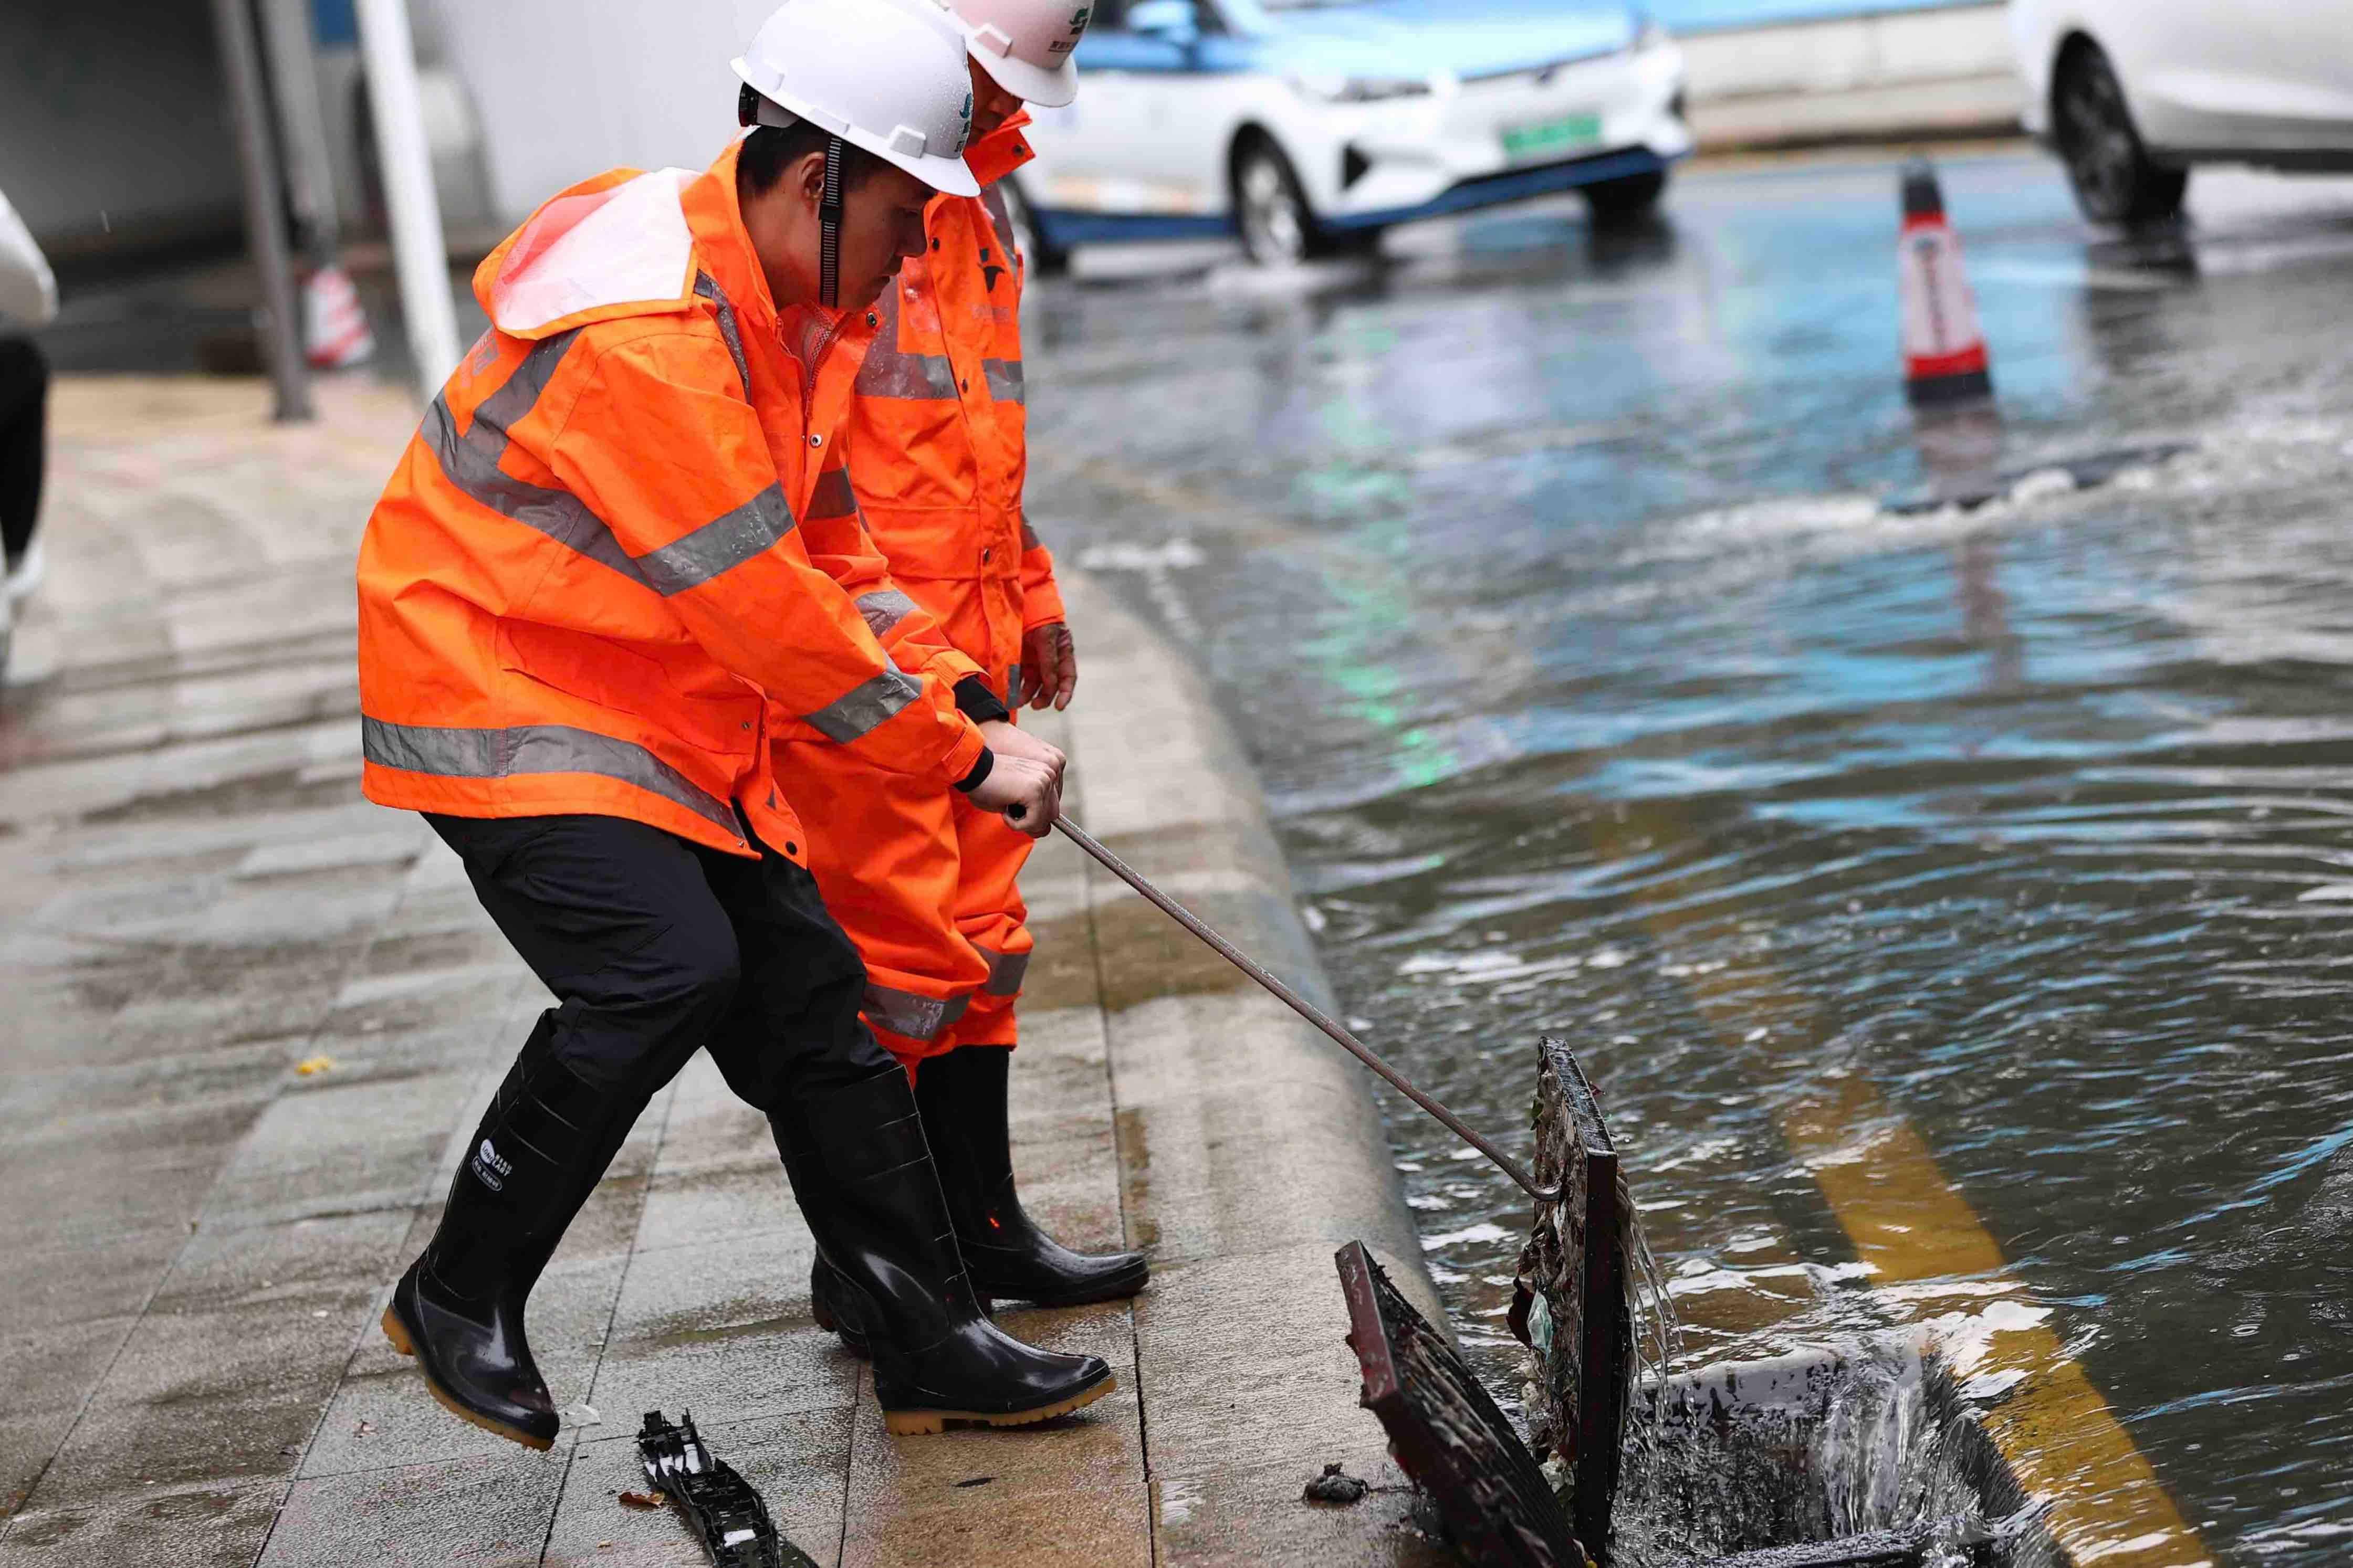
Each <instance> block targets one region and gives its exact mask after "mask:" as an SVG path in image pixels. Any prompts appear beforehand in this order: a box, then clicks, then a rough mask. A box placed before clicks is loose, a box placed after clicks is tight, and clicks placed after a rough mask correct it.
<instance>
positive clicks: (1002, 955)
mask: <svg viewBox="0 0 2353 1568" xmlns="http://www.w3.org/2000/svg"><path fill="white" fill-rule="evenodd" d="M980 951H981V952H983V953H986V954H987V957H988V984H987V986H985V987H984V988H983V989H985V990H986V991H987V993H988V994H990V995H991V996H1018V995H1019V994H1021V981H1022V977H1023V976H1025V975H1027V974H1028V973H1029V954H1028V953H1026V952H994V951H992V950H990V949H988V948H986V947H984V948H981V949H980Z"/></svg>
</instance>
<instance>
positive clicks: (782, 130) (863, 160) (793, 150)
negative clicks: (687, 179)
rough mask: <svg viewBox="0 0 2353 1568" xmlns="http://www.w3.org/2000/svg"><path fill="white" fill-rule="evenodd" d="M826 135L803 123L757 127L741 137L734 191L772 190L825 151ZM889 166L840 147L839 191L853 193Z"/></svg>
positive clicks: (851, 146) (860, 150)
mask: <svg viewBox="0 0 2353 1568" xmlns="http://www.w3.org/2000/svg"><path fill="white" fill-rule="evenodd" d="M825 143H826V132H824V131H823V130H821V129H820V128H818V126H815V125H812V124H810V123H809V122H808V121H806V120H804V121H799V122H798V123H797V124H794V125H789V126H784V127H778V126H774V125H757V126H754V127H753V129H752V133H751V134H750V135H749V136H746V137H745V138H744V151H743V153H741V154H740V155H739V156H738V157H737V159H736V163H735V184H736V187H737V189H739V190H741V191H743V192H744V193H745V194H747V195H755V196H764V195H767V194H768V193H769V192H770V191H772V190H774V189H775V188H776V182H777V181H778V180H781V179H783V178H784V177H785V171H786V169H789V168H791V167H792V166H793V165H794V164H795V163H799V162H800V161H801V160H802V159H803V158H806V157H807V156H808V155H809V154H810V153H822V152H824V151H825ZM890 166H891V165H890V164H889V163H885V162H883V161H882V160H881V158H878V157H876V156H875V155H874V154H873V153H869V152H868V151H867V150H866V149H865V148H863V147H860V146H859V145H857V144H856V143H855V142H843V143H842V144H841V188H842V189H843V190H844V191H845V192H848V191H854V190H856V189H857V188H858V187H859V186H860V185H862V184H865V183H866V182H867V181H869V180H871V179H872V178H873V177H874V176H875V175H876V174H881V172H882V171H883V170H885V169H887V168H889V167H890Z"/></svg>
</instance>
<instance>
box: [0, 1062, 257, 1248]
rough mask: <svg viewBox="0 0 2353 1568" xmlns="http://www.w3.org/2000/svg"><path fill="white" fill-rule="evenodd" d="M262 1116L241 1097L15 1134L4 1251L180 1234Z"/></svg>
mask: <svg viewBox="0 0 2353 1568" xmlns="http://www.w3.org/2000/svg"><path fill="white" fill-rule="evenodd" d="M266 1114H267V1110H266V1108H265V1105H264V1103H263V1102H262V1101H261V1100H259V1099H245V1100H228V1101H221V1102H207V1103H201V1104H198V1105H195V1106H191V1107H187V1108H185V1109H174V1108H164V1109H159V1110H153V1111H152V1112H149V1113H146V1114H143V1115H136V1116H132V1115H106V1116H97V1117H71V1118H57V1119H54V1120H52V1121H48V1122H47V1123H45V1124H44V1125H42V1126H40V1127H38V1128H37V1129H29V1130H28V1129H23V1128H19V1129H16V1131H14V1132H13V1134H12V1135H11V1137H10V1138H9V1139H8V1141H7V1142H5V1144H0V1192H5V1193H6V1194H8V1198H9V1203H8V1208H7V1211H6V1213H5V1215H0V1249H13V1248H14V1247H22V1246H30V1247H50V1246H56V1245H58V1244H60V1243H63V1242H68V1241H101V1240H104V1239H106V1238H108V1237H121V1236H129V1235H133V1234H141V1233H146V1232H153V1231H159V1230H168V1229H171V1228H173V1227H174V1226H182V1227H185V1226H186V1225H187V1224H188V1223H189V1222H190V1221H191V1220H193V1219H194V1218H195V1215H196V1213H197V1211H198V1209H199V1208H200V1207H201V1205H203V1203H204V1201H205V1194H206V1193H207V1192H208V1191H209V1190H210V1189H211V1188H212V1185H213V1183H214V1181H215V1179H216V1177H217V1176H218V1175H219V1173H220V1172H221V1171H222V1170H223V1169H224V1168H225V1167H226V1166H227V1163H228V1162H229V1160H230V1158H231V1155H232V1152H233V1151H234V1150H235V1148H236V1147H237V1144H238V1142H240V1141H241V1140H243V1139H244V1138H245V1137H246V1136H247V1134H248V1132H249V1131H250V1130H251V1129H252V1128H253V1126H254V1125H255V1124H256V1123H257V1122H258V1121H259V1120H260V1119H261V1118H262V1117H263V1116H264V1115H266Z"/></svg>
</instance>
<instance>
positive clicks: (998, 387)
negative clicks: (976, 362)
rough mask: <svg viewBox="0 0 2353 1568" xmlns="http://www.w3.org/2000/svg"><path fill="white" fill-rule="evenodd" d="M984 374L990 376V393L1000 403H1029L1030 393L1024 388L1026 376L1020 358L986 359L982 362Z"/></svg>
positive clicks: (981, 367)
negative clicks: (1023, 373) (1022, 370)
mask: <svg viewBox="0 0 2353 1568" xmlns="http://www.w3.org/2000/svg"><path fill="white" fill-rule="evenodd" d="M980 370H981V374H983V375H986V376H987V377H988V395H989V396H991V397H994V398H995V399H997V402H999V403H1019V404H1024V405H1027V404H1028V403H1029V393H1028V392H1027V391H1025V390H1024V386H1025V378H1024V377H1023V375H1022V374H1021V362H1020V361H1019V360H1018V359H985V360H983V361H981V362H980Z"/></svg>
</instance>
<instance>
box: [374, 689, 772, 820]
mask: <svg viewBox="0 0 2353 1568" xmlns="http://www.w3.org/2000/svg"><path fill="white" fill-rule="evenodd" d="M360 750H361V752H362V754H363V755H364V756H365V757H366V758H367V760H368V761H369V762H372V763H375V764H376V765H377V766H378V767H385V768H398V769H400V770H401V771H402V772H403V773H431V774H433V775H435V776H436V777H439V778H450V779H502V778H512V777H515V776H516V775H518V774H526V773H595V774H597V775H598V776H599V777H603V778H608V779H619V780H620V781H621V782H622V783H624V784H635V785H637V786H638V788H639V789H641V790H645V791H648V792H649V793H650V794H653V795H660V796H661V797H662V798H663V799H665V800H670V801H674V802H676V803H677V804H678V805H682V806H684V807H686V808H687V809H688V810H689V811H691V812H693V813H694V814H695V815H696V816H701V817H704V818H707V819H708V820H710V821H712V822H713V823H716V824H717V825H718V826H721V827H723V828H725V829H726V830H727V837H728V838H729V839H731V840H733V841H735V842H739V843H740V842H741V841H742V839H743V829H742V827H741V826H739V825H738V824H737V823H736V820H735V813H734V811H733V808H732V807H730V806H729V805H728V804H727V803H726V802H725V801H723V800H721V799H720V798H719V797H718V796H717V795H712V794H711V793H709V792H708V791H706V790H704V789H703V788H702V786H701V785H700V784H696V783H695V782H694V781H693V780H692V779H691V778H688V777H687V776H686V775H685V774H684V773H680V772H679V771H678V770H677V769H676V768H674V767H671V766H670V764H669V763H666V762H663V761H662V760H661V759H660V758H659V757H657V756H655V755H654V754H653V753H652V752H649V751H648V750H646V749H645V748H644V747H643V746H640V745H637V744H635V743H634V742H628V741H619V740H616V739H614V738H613V737H612V736H610V735H599V734H598V733H596V731H594V730H577V729H575V728H573V727H572V726H571V725H569V724H519V725H516V726H515V727H513V728H512V729H507V730H457V729H436V728H427V727H424V726H420V725H415V724H388V723H386V722H385V721H383V720H381V719H370V718H367V717H364V716H363V717H362V718H361V720H360Z"/></svg>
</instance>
